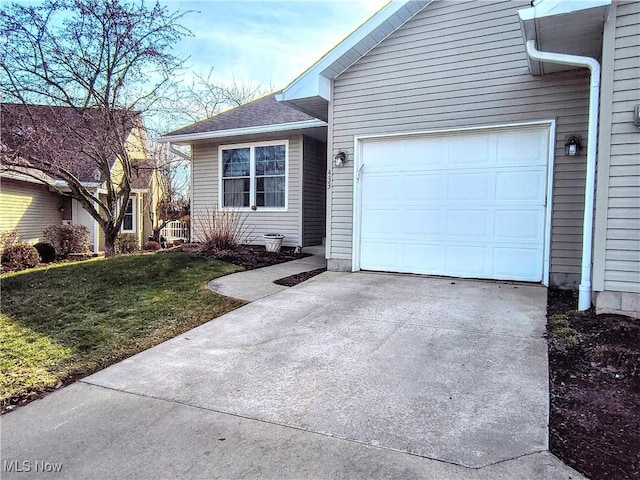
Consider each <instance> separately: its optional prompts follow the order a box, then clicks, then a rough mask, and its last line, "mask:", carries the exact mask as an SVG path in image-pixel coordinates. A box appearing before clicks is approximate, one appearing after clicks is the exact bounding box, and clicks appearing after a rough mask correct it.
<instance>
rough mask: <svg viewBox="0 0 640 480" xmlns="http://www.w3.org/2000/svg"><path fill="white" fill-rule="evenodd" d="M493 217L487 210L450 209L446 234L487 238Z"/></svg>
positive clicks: (459, 236) (456, 236) (457, 236)
mask: <svg viewBox="0 0 640 480" xmlns="http://www.w3.org/2000/svg"><path fill="white" fill-rule="evenodd" d="M492 223H493V221H492V219H491V216H490V212H488V211H486V210H450V211H449V212H448V214H447V230H446V235H447V236H449V237H453V238H452V239H451V240H454V239H455V238H468V239H472V238H474V239H485V238H486V237H487V232H490V231H491V226H492Z"/></svg>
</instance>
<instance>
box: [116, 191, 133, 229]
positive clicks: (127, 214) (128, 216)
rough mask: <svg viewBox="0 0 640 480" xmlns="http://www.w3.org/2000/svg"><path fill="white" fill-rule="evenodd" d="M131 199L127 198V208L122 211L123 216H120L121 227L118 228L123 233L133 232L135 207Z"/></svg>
mask: <svg viewBox="0 0 640 480" xmlns="http://www.w3.org/2000/svg"><path fill="white" fill-rule="evenodd" d="M133 201H134V199H133V198H129V201H128V202H127V208H126V209H125V211H124V217H123V218H122V227H121V228H120V230H121V231H122V232H125V233H133V232H135V221H134V219H135V208H134V202H133Z"/></svg>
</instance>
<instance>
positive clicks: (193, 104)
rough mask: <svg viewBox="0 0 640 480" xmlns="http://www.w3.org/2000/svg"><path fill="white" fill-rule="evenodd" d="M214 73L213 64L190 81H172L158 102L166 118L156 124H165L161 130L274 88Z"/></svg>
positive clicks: (226, 108) (202, 117)
mask: <svg viewBox="0 0 640 480" xmlns="http://www.w3.org/2000/svg"><path fill="white" fill-rule="evenodd" d="M214 73H215V71H214V68H211V69H210V70H209V72H208V73H207V75H206V76H204V75H199V74H194V76H193V78H192V79H191V81H190V82H189V83H186V84H185V83H183V82H174V83H173V84H172V85H171V87H170V89H169V91H168V92H167V95H166V96H165V97H164V99H163V101H162V102H161V103H159V104H158V105H157V108H158V110H159V111H160V112H161V113H162V118H163V119H164V120H165V122H164V123H165V125H163V126H160V128H159V130H162V129H163V128H164V131H162V133H165V132H166V131H168V130H172V129H173V130H175V129H176V128H177V127H180V126H184V125H185V124H187V123H190V122H198V121H200V120H203V119H205V118H210V117H213V116H214V115H217V114H218V113H220V112H222V111H224V110H228V109H230V108H234V107H238V106H240V105H244V104H245V103H248V102H250V101H252V100H255V99H256V98H259V97H261V96H263V95H266V94H268V93H270V92H271V91H272V90H273V87H272V86H271V85H269V86H267V87H263V86H262V85H260V84H258V85H255V84H254V83H253V82H252V81H237V80H236V79H235V78H233V79H231V81H230V82H228V81H227V82H223V81H220V80H217V79H216V78H215V75H214ZM167 123H168V124H167Z"/></svg>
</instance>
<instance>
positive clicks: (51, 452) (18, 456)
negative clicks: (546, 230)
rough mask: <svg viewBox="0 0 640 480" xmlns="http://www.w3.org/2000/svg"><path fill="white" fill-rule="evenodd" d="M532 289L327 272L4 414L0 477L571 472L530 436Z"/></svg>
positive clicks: (540, 399)
mask: <svg viewBox="0 0 640 480" xmlns="http://www.w3.org/2000/svg"><path fill="white" fill-rule="evenodd" d="M545 304H546V290H545V289H544V288H542V287H538V286H527V285H512V284H506V283H496V282H480V281H466V280H451V279H437V278H425V277H415V276H402V275H386V274H366V273H358V274H346V273H332V272H327V273H324V274H322V275H320V276H319V277H315V278H314V279H312V280H310V281H308V282H305V283H304V284H301V285H299V286H297V287H294V288H291V289H288V290H285V291H282V292H280V293H276V294H274V295H271V296H268V297H265V298H263V299H260V300H257V301H256V302H253V303H251V304H249V305H247V306H245V307H242V308H240V309H238V310H236V311H234V312H231V313H229V314H227V315H225V316H224V317H221V318H219V319H217V320H215V321H213V322H210V323H208V324H206V325H203V326H201V327H199V328H196V329H194V330H192V331H190V332H188V333H186V334H184V335H180V336H179V337H176V338H175V339H173V340H171V341H169V342H166V343H164V344H162V345H159V346H158V347H155V348H152V349H150V350H147V351H145V352H143V353H141V354H139V355H136V356H134V357H132V358H130V359H128V360H125V361H123V362H121V363H119V364H117V365H114V366H112V367H110V368H107V369H106V370H103V371H101V372H99V373H97V374H94V375H92V376H90V377H87V378H85V379H84V380H82V381H80V382H78V383H76V384H74V385H72V386H70V387H67V388H65V389H62V390H61V391H59V392H56V393H55V394H53V395H50V396H49V397H47V398H45V399H43V400H40V401H37V402H34V403H32V404H31V405H28V406H27V407H24V408H21V409H19V410H18V411H16V412H14V413H11V414H9V415H6V416H5V417H3V419H2V460H3V478H13V477H15V478H25V477H24V473H20V472H18V471H16V469H15V468H13V472H8V471H7V462H10V463H9V466H12V465H13V466H14V467H15V466H16V465H19V464H21V463H20V462H24V461H28V462H30V468H31V471H32V472H33V471H35V470H34V465H35V466H38V465H39V464H38V463H37V462H45V463H46V462H48V463H50V464H54V463H61V464H62V470H61V472H59V473H57V474H51V475H52V478H89V477H90V478H232V477H242V478H383V477H405V478H446V479H454V478H461V479H462V478H464V479H467V478H478V479H480V478H482V479H499V478H505V479H506V478H509V479H511V478H541V479H542V478H553V479H559V478H566V479H569V478H581V477H580V476H579V475H578V474H577V473H576V472H574V471H573V470H571V469H569V468H568V467H566V466H565V465H563V464H562V463H561V462H560V461H558V460H557V459H556V458H555V457H554V456H552V455H551V454H549V453H548V452H547V447H548V446H547V418H548V390H547V350H546V343H545V341H544V340H543V338H542V335H543V332H544V324H545V316H544V313H545ZM11 462H17V463H11ZM45 463H43V464H42V465H43V468H44V465H45ZM54 475H55V477H54Z"/></svg>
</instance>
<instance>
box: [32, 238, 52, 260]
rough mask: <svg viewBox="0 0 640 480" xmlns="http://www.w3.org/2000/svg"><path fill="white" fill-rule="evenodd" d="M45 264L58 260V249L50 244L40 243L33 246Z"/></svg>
mask: <svg viewBox="0 0 640 480" xmlns="http://www.w3.org/2000/svg"><path fill="white" fill-rule="evenodd" d="M33 247H34V248H35V249H36V250H37V251H38V253H39V254H40V258H41V259H42V261H43V262H44V263H51V262H53V261H54V260H55V259H56V249H55V247H54V246H53V245H51V244H50V243H48V242H38V243H36V244H35V245H34V246H33Z"/></svg>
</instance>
